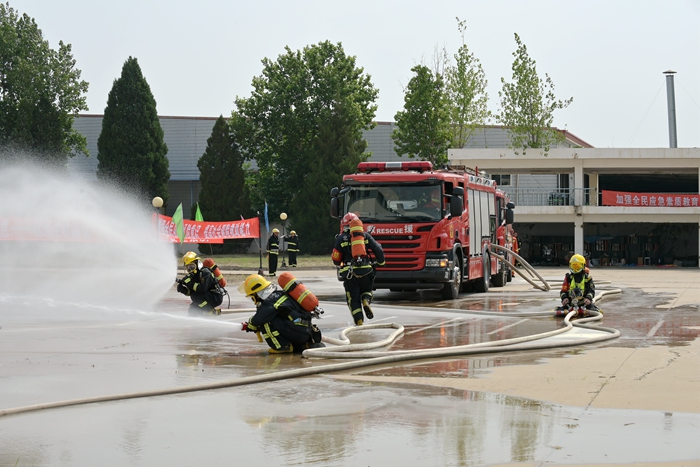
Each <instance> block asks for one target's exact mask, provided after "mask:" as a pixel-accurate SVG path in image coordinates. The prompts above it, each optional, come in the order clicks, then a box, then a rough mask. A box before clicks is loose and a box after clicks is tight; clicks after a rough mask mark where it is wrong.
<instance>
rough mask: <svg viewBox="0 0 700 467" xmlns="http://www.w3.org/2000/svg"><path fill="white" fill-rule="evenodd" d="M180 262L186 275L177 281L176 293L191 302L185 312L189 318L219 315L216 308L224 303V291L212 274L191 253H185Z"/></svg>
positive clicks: (219, 312) (219, 311)
mask: <svg viewBox="0 0 700 467" xmlns="http://www.w3.org/2000/svg"><path fill="white" fill-rule="evenodd" d="M182 262H183V264H184V266H185V271H186V272H187V275H185V277H184V278H182V279H177V291H178V292H180V293H181V294H184V295H187V296H188V297H190V299H191V300H192V303H191V304H190V307H189V309H188V310H187V312H188V313H189V314H190V315H191V316H202V315H207V314H209V315H211V314H215V315H218V314H221V309H220V308H217V307H218V306H219V305H221V303H222V302H223V301H224V289H223V288H222V287H221V286H220V285H219V281H218V280H217V279H216V277H214V274H212V272H211V270H210V269H209V268H207V267H203V266H202V265H201V264H200V262H199V257H198V256H197V254H196V253H194V252H192V251H188V252H187V253H185V255H184V256H183V257H182Z"/></svg>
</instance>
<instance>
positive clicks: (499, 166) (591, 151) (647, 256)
mask: <svg viewBox="0 0 700 467" xmlns="http://www.w3.org/2000/svg"><path fill="white" fill-rule="evenodd" d="M449 158H450V161H451V163H452V164H455V165H466V166H469V167H478V169H479V170H483V171H485V172H487V173H489V174H492V175H494V178H496V180H497V181H500V182H501V183H500V187H501V188H502V189H503V190H504V191H506V192H507V193H509V195H510V196H511V199H512V200H513V201H514V202H515V204H516V210H515V213H516V217H515V219H516V225H515V227H516V231H517V232H518V233H519V237H520V239H521V243H522V244H523V249H522V252H523V256H525V257H526V258H527V259H528V260H529V261H534V262H539V263H550V262H551V263H556V264H562V263H563V262H564V261H566V259H567V258H568V256H570V255H571V254H572V253H581V252H586V254H587V255H588V256H589V257H590V258H591V260H592V263H593V265H596V264H598V265H607V264H618V265H630V264H636V265H645V264H646V265H650V264H674V265H676V266H697V265H698V251H700V246H699V242H700V235H699V234H698V229H699V228H700V207H699V206H698V202H697V195H698V193H699V192H700V149H698V148H682V149H664V148H659V149H614V148H610V149H602V148H554V149H551V150H550V151H549V153H548V154H547V155H544V154H543V153H542V152H541V151H540V150H534V149H533V150H529V151H527V153H526V154H522V153H521V154H516V153H515V152H514V151H513V150H510V149H451V150H450V151H449ZM604 191H607V192H608V194H610V192H614V193H618V194H619V193H622V192H624V193H635V194H637V196H636V197H635V196H634V195H630V196H627V197H626V198H625V197H624V196H622V195H618V197H619V200H620V204H624V205H610V203H609V202H608V203H604V202H603V199H602V198H603V197H602V194H603V192H604ZM661 193H664V194H666V195H669V196H665V197H660V198H662V199H661V203H656V202H654V203H651V202H650V201H651V200H652V199H654V200H655V199H656V197H657V196H658V195H659V194H661ZM670 195H673V196H670ZM683 195H686V196H683ZM671 198H673V200H676V201H675V203H671V202H670V200H671ZM666 199H668V200H669V202H666V201H665V200H666ZM625 203H626V204H625ZM671 204H672V205H671Z"/></svg>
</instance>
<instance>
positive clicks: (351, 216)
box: [340, 212, 358, 227]
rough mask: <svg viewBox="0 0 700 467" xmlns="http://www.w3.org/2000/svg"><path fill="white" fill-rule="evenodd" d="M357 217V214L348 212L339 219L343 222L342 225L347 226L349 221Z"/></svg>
mask: <svg viewBox="0 0 700 467" xmlns="http://www.w3.org/2000/svg"><path fill="white" fill-rule="evenodd" d="M357 218H358V217H357V214H355V213H352V212H349V213H347V214H345V215H344V216H343V220H342V221H340V223H341V224H343V227H348V226H349V225H350V222H352V221H354V220H355V219H357Z"/></svg>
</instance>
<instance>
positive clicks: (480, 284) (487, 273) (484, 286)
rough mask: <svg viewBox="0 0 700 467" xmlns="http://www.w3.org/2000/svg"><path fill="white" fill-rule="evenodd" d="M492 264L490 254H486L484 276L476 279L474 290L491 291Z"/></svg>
mask: <svg viewBox="0 0 700 467" xmlns="http://www.w3.org/2000/svg"><path fill="white" fill-rule="evenodd" d="M490 264H491V261H490V259H489V255H488V254H485V255H484V261H483V265H484V272H483V276H481V277H479V278H477V279H475V280H474V291H475V292H477V293H485V292H488V291H489V282H491V268H490V267H489V265H490Z"/></svg>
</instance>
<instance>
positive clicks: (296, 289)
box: [277, 272, 318, 311]
mask: <svg viewBox="0 0 700 467" xmlns="http://www.w3.org/2000/svg"><path fill="white" fill-rule="evenodd" d="M277 283H278V284H279V286H280V287H282V290H284V291H285V293H286V294H287V295H289V296H290V297H292V298H293V299H294V300H296V302H297V303H298V304H299V305H301V307H302V308H303V309H305V310H306V311H314V310H315V309H316V307H317V306H318V298H316V295H314V294H313V293H312V292H311V291H310V290H309V289H307V288H306V286H305V285H304V284H302V283H301V282H300V281H299V280H297V278H296V277H294V275H292V273H291V272H283V273H282V274H280V276H279V278H278V279H277Z"/></svg>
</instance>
